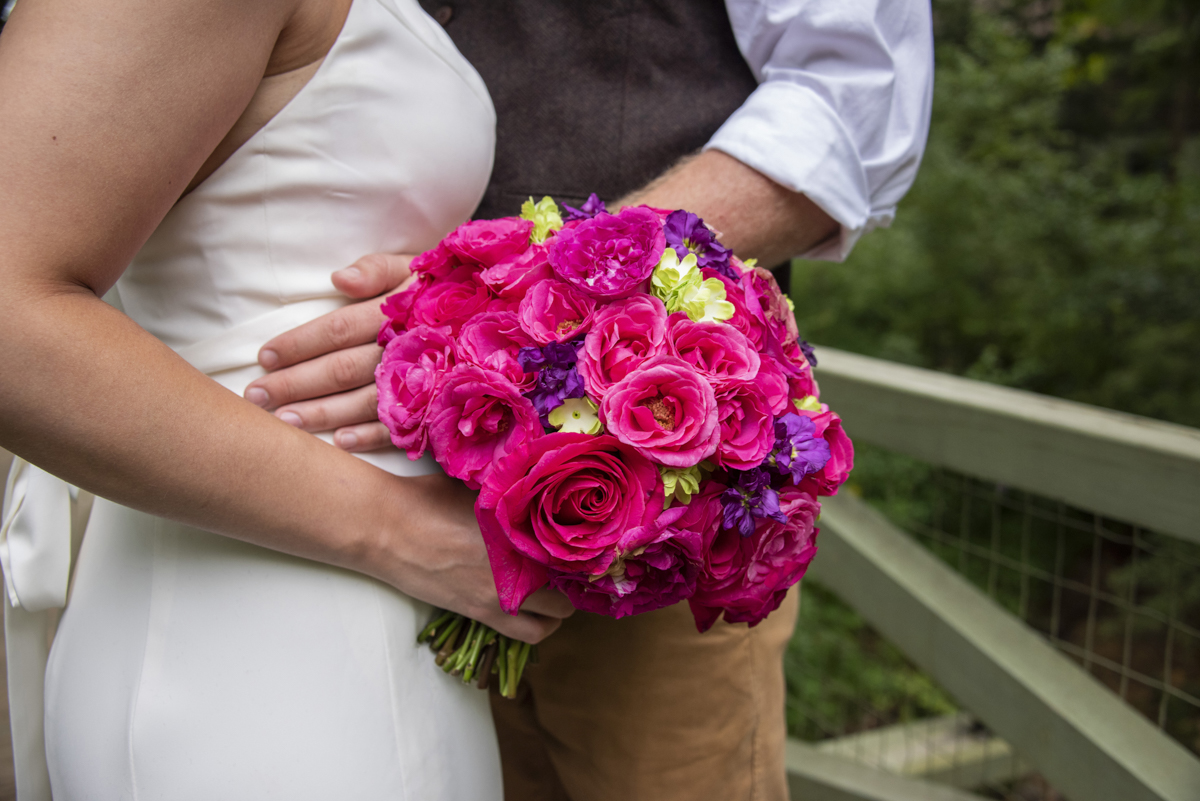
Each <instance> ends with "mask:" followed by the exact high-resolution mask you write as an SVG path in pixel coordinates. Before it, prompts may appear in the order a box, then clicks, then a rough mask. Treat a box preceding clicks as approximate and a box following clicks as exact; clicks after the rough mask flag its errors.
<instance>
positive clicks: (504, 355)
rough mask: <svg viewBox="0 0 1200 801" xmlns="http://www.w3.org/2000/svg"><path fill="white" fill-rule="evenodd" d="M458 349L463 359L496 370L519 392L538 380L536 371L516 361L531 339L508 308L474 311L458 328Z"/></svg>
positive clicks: (524, 390)
mask: <svg viewBox="0 0 1200 801" xmlns="http://www.w3.org/2000/svg"><path fill="white" fill-rule="evenodd" d="M456 344H457V348H456V350H457V352H458V355H459V357H460V358H461V359H462V360H463V361H467V362H470V363H471V364H473V365H475V366H477V367H483V368H485V369H488V370H495V371H496V372H497V373H500V374H501V375H503V376H504V377H505V378H507V379H508V380H509V381H511V382H512V383H513V384H515V385H516V387H517V388H518V389H519V390H521V392H522V393H524V392H528V391H529V390H531V389H533V387H534V385H535V384H536V383H537V375H536V374H535V373H526V372H525V371H524V370H523V369H521V365H520V364H519V363H518V362H517V354H518V353H519V352H520V351H521V348H524V347H530V346H532V345H533V344H534V342H533V339H532V338H531V337H530V336H529V334H526V333H525V331H524V329H522V328H521V322H520V320H518V319H517V315H516V314H514V313H512V312H508V311H502V312H486V313H484V314H477V315H475V316H474V317H472V318H471V319H470V320H468V321H467V322H466V324H465V325H463V327H462V330H461V331H459V332H458V339H457V342H456Z"/></svg>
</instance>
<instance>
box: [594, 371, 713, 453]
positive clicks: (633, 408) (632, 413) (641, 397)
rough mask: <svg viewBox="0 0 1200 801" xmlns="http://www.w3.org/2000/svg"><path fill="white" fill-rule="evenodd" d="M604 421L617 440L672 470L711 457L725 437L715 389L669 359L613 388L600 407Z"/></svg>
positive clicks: (628, 377) (633, 373)
mask: <svg viewBox="0 0 1200 801" xmlns="http://www.w3.org/2000/svg"><path fill="white" fill-rule="evenodd" d="M600 420H601V422H602V423H604V426H605V428H606V429H607V430H608V432H609V433H610V434H612V435H613V436H615V437H616V438H617V439H619V440H621V441H622V442H624V443H627V444H629V445H632V446H633V447H635V448H637V449H638V450H639V451H641V453H642V454H643V455H645V456H646V457H647V458H649V459H653V460H654V461H655V462H658V463H659V464H664V465H667V466H669V467H692V466H693V465H696V464H699V463H700V462H701V461H703V460H705V459H707V458H708V457H709V456H712V455H713V453H714V452H715V451H716V449H717V441H718V439H719V438H720V434H721V429H720V427H719V426H718V425H717V399H716V396H715V395H714V394H713V389H712V387H711V386H709V384H708V382H707V381H705V380H704V378H703V377H702V376H701V375H700V374H699V373H697V372H696V371H695V370H694V369H693V368H692V366H691V365H689V364H688V363H687V362H685V361H683V360H682V359H680V358H678V357H677V356H671V355H668V354H662V355H659V356H655V357H654V358H652V359H648V360H646V361H645V362H643V363H642V364H641V366H640V367H639V368H638V369H637V370H635V371H634V372H632V373H629V374H628V375H626V376H625V377H624V378H623V379H621V380H620V381H618V382H617V383H616V384H614V385H613V386H612V388H611V389H610V390H609V391H608V394H607V395H605V396H604V400H603V401H602V402H601V403H600Z"/></svg>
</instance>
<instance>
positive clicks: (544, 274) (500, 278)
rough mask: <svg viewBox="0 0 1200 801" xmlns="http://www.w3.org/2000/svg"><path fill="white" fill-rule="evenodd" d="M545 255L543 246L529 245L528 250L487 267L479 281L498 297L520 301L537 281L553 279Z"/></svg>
mask: <svg viewBox="0 0 1200 801" xmlns="http://www.w3.org/2000/svg"><path fill="white" fill-rule="evenodd" d="M547 253H548V248H547V247H546V246H545V245H530V246H529V249H528V250H526V251H524V252H522V253H518V254H517V255H515V256H509V257H507V258H504V259H501V260H500V261H498V262H496V263H495V264H494V265H492V266H491V267H488V268H487V269H486V270H484V271H483V272H482V273H480V274H479V279H480V280H481V281H483V283H484V284H485V285H486V286H487V287H488V289H490V290H492V292H494V293H496V294H497V295H499V296H500V297H502V298H516V299H517V300H520V299H521V298H523V297H525V293H526V292H528V291H529V288H530V287H531V286H533V285H534V284H536V283H537V282H538V281H544V280H545V279H547V278H553V277H554V272H553V271H552V270H551V269H550V262H549V261H547V258H546V257H547Z"/></svg>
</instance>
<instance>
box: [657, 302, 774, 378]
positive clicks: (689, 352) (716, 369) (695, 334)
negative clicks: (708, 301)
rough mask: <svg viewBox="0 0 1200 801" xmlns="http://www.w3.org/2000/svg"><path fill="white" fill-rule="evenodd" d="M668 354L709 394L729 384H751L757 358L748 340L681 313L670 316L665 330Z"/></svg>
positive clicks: (721, 325)
mask: <svg viewBox="0 0 1200 801" xmlns="http://www.w3.org/2000/svg"><path fill="white" fill-rule="evenodd" d="M667 341H668V342H669V343H670V351H671V353H673V354H674V355H676V356H678V357H679V358H680V359H683V360H684V361H685V362H687V363H688V364H690V365H691V366H692V367H693V368H695V370H696V372H697V373H699V374H700V375H702V376H704V378H705V379H707V380H708V383H710V384H712V387H713V390H714V391H717V392H720V391H721V389H722V388H723V387H725V386H727V385H728V384H730V383H731V382H735V381H752V380H754V377H755V376H756V375H758V365H759V358H758V353H757V352H755V350H754V346H753V345H751V344H750V340H748V339H746V337H745V336H744V335H743V334H742V333H741V332H740V331H738V330H737V329H736V328H734V327H733V326H731V325H725V323H697V322H693V321H692V320H691V319H689V318H688V316H687V315H686V314H684V313H683V312H677V313H675V314H672V315H671V319H670V324H669V327H668V328H667Z"/></svg>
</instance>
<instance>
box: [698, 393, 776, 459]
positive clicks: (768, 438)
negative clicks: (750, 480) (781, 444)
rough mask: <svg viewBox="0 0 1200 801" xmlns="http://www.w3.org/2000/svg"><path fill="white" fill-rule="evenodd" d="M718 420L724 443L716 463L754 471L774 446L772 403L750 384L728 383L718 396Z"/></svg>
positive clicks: (719, 448) (718, 449)
mask: <svg viewBox="0 0 1200 801" xmlns="http://www.w3.org/2000/svg"><path fill="white" fill-rule="evenodd" d="M785 401H786V396H785ZM717 420H718V421H719V422H720V431H721V441H720V444H718V445H717V453H716V455H715V456H714V457H713V460H714V461H715V462H716V463H717V464H719V465H721V466H722V467H726V468H733V469H735V470H752V469H753V468H755V467H758V466H759V465H760V464H762V460H763V459H765V458H766V457H767V454H768V453H770V452H771V448H773V447H774V446H775V416H774V415H773V414H772V413H771V405H770V402H769V401H768V400H767V396H766V395H764V394H763V391H762V390H761V389H760V388H759V387H758V385H756V384H754V383H752V382H750V381H737V382H732V383H729V384H726V385H725V387H724V388H723V389H722V390H721V391H719V392H718V393H717Z"/></svg>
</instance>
